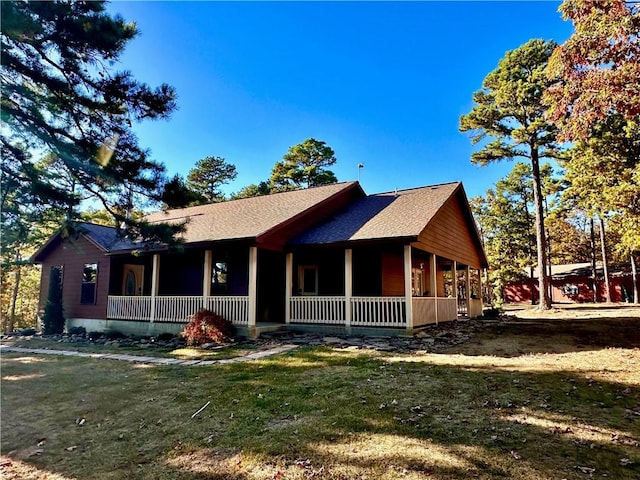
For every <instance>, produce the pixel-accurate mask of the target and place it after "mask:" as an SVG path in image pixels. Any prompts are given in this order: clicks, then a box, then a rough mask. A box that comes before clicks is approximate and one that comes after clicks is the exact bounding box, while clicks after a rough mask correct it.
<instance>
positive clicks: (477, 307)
mask: <svg viewBox="0 0 640 480" xmlns="http://www.w3.org/2000/svg"><path fill="white" fill-rule="evenodd" d="M481 316H482V300H481V299H479V298H470V299H469V318H477V317H481Z"/></svg>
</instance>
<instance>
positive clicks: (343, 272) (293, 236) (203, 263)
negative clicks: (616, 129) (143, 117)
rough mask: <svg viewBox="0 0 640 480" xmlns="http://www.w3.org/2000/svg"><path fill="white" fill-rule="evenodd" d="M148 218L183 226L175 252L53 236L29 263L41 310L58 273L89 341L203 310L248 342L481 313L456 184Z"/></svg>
mask: <svg viewBox="0 0 640 480" xmlns="http://www.w3.org/2000/svg"><path fill="white" fill-rule="evenodd" d="M147 220H148V221H149V222H168V223H171V222H185V221H186V222H187V223H186V230H185V232H184V234H182V235H183V238H182V240H183V241H184V249H183V251H181V252H179V253H178V252H171V251H169V250H167V249H157V248H156V249H146V250H145V249H144V248H141V245H139V244H135V243H133V242H130V241H126V240H123V239H121V238H118V237H117V235H116V230H115V229H113V228H110V227H102V226H98V225H92V224H81V225H80V226H79V232H80V233H79V235H75V236H73V237H67V236H65V235H64V234H63V233H62V232H59V233H58V234H56V235H54V236H53V237H52V238H51V239H50V240H49V242H48V243H47V244H46V245H45V246H44V247H42V248H41V249H40V251H39V252H37V253H36V255H35V261H36V262H38V263H41V264H42V267H43V268H42V282H41V306H42V307H44V303H45V301H46V292H47V291H48V284H49V276H50V274H51V269H52V267H62V271H63V298H64V307H65V314H66V317H67V326H68V327H69V326H84V327H85V328H86V329H87V330H88V331H91V330H106V329H115V330H119V331H122V332H126V333H136V334H154V333H156V334H157V333H162V332H172V331H179V330H181V329H182V328H183V326H184V324H185V323H186V322H187V321H188V319H189V317H190V316H191V315H192V314H193V313H194V312H196V311H197V310H199V309H201V308H208V309H210V310H213V311H216V312H217V313H220V314H221V315H222V316H224V317H225V318H227V319H229V320H230V321H232V322H233V323H234V324H235V325H236V326H237V327H239V328H240V329H245V330H246V331H247V333H248V334H250V335H256V334H258V333H259V332H260V331H261V330H266V329H269V328H279V327H283V326H287V325H288V326H290V327H294V326H295V327H296V328H307V327H314V328H318V327H322V328H327V327H331V328H332V329H336V330H339V331H348V332H355V331H362V332H366V331H368V330H367V329H371V328H378V329H384V330H386V331H387V332H398V333H400V332H413V331H414V330H416V329H418V328H420V327H422V326H424V325H427V324H429V323H434V322H439V321H450V320H454V319H456V318H457V317H458V314H459V312H461V313H463V314H465V315H469V316H477V315H480V314H481V313H482V303H481V300H480V290H481V286H480V275H479V271H481V270H482V269H484V268H486V267H487V260H486V257H485V254H484V251H483V249H482V245H481V242H480V238H479V235H478V232H477V230H476V227H475V223H474V221H473V218H472V215H471V211H470V209H469V205H468V202H467V198H466V195H465V193H464V189H463V187H462V184H460V183H448V184H442V185H434V186H429V187H422V188H415V189H409V190H402V191H396V192H389V193H382V194H376V195H370V196H367V195H366V194H365V193H364V192H363V190H362V188H361V187H360V185H359V184H358V182H346V183H336V184H332V185H327V186H321V187H314V188H309V189H306V190H296V191H292V192H284V193H277V194H272V195H266V196H261V197H253V198H247V199H240V200H233V201H228V202H222V203H215V204H210V205H202V206H196V207H189V208H184V209H176V210H169V211H166V212H157V213H154V214H151V215H149V216H148V217H147ZM467 292H469V293H470V294H469V295H468V294H467Z"/></svg>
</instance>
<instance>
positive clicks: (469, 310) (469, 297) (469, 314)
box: [465, 265, 471, 318]
mask: <svg viewBox="0 0 640 480" xmlns="http://www.w3.org/2000/svg"><path fill="white" fill-rule="evenodd" d="M465 280H466V282H467V284H466V286H465V287H466V289H467V316H468V317H469V318H471V267H470V266H469V265H467V277H466V279H465Z"/></svg>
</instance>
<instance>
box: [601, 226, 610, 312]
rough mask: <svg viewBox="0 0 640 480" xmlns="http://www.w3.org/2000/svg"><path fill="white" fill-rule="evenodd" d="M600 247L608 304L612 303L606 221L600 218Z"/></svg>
mask: <svg viewBox="0 0 640 480" xmlns="http://www.w3.org/2000/svg"><path fill="white" fill-rule="evenodd" d="M600 246H601V247H602V269H603V272H604V294H605V297H606V299H607V302H608V303H611V285H610V284H609V264H608V261H607V244H606V242H605V234H604V219H603V218H602V217H600Z"/></svg>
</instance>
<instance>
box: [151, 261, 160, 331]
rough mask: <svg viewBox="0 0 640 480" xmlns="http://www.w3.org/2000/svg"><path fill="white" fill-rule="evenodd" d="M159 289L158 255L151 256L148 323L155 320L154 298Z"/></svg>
mask: <svg viewBox="0 0 640 480" xmlns="http://www.w3.org/2000/svg"><path fill="white" fill-rule="evenodd" d="M159 287H160V254H159V253H154V254H153V264H152V267H151V309H150V310H151V311H150V312H149V316H150V317H151V318H150V320H149V321H150V322H151V323H153V321H154V320H155V318H156V297H157V296H158V288H159Z"/></svg>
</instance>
